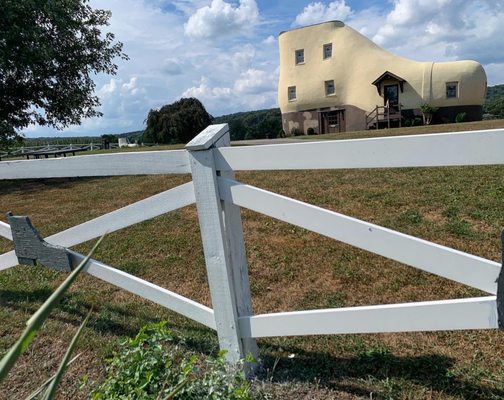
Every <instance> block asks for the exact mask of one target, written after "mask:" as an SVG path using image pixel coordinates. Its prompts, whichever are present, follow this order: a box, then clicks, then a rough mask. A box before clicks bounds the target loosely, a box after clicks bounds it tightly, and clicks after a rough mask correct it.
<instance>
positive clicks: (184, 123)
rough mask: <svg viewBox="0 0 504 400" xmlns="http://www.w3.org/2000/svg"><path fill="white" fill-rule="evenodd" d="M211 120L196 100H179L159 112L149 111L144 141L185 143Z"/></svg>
mask: <svg viewBox="0 0 504 400" xmlns="http://www.w3.org/2000/svg"><path fill="white" fill-rule="evenodd" d="M212 119H213V118H212V116H211V115H210V114H208V113H207V111H206V110H205V107H204V106H203V104H201V102H200V101H199V100H198V99H195V98H194V97H190V98H184V99H180V100H179V101H176V102H175V103H172V104H168V105H165V106H163V107H161V108H160V109H159V110H150V111H149V114H148V116H147V120H146V121H147V128H146V129H145V132H144V141H146V142H155V143H187V142H188V141H190V140H191V139H192V138H193V137H195V136H196V135H197V134H198V133H200V132H201V131H202V130H203V129H205V128H206V127H207V126H208V125H210V124H211V123H212Z"/></svg>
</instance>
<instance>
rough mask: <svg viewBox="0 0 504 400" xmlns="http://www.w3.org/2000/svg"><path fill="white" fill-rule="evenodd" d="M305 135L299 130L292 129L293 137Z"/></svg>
mask: <svg viewBox="0 0 504 400" xmlns="http://www.w3.org/2000/svg"><path fill="white" fill-rule="evenodd" d="M303 135H304V133H303V131H301V130H300V129H298V128H292V129H291V136H303Z"/></svg>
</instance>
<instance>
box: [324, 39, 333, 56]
mask: <svg viewBox="0 0 504 400" xmlns="http://www.w3.org/2000/svg"><path fill="white" fill-rule="evenodd" d="M331 57H332V43H328V44H324V60H325V59H326V58H331Z"/></svg>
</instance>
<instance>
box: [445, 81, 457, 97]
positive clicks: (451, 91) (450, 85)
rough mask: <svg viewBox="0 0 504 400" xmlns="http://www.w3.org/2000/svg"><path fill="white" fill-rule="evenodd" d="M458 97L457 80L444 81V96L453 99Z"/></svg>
mask: <svg viewBox="0 0 504 400" xmlns="http://www.w3.org/2000/svg"><path fill="white" fill-rule="evenodd" d="M457 97H458V82H446V98H447V99H453V98H457Z"/></svg>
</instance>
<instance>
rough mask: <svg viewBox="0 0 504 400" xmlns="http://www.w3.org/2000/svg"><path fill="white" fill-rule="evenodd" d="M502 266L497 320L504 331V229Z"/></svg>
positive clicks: (503, 235) (502, 236)
mask: <svg viewBox="0 0 504 400" xmlns="http://www.w3.org/2000/svg"><path fill="white" fill-rule="evenodd" d="M501 251H502V268H501V270H500V273H499V276H498V277H497V321H498V326H499V329H500V330H501V331H504V229H503V230H502V232H501Z"/></svg>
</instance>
